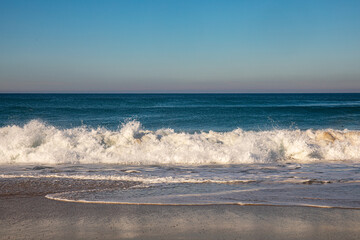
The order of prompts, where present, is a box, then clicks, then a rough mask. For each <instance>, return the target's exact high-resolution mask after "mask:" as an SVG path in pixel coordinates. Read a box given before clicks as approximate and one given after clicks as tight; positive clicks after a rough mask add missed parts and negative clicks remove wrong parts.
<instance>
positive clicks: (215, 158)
mask: <svg viewBox="0 0 360 240" xmlns="http://www.w3.org/2000/svg"><path fill="white" fill-rule="evenodd" d="M342 160H351V161H360V132H359V131H348V130H344V131H339V130H332V129H327V130H317V131H316V130H311V129H310V130H307V131H300V130H272V131H244V130H242V129H235V130H233V131H230V132H214V131H210V132H201V133H193V134H191V133H186V132H175V131H174V130H172V129H159V130H157V131H149V130H144V129H142V127H141V123H140V122H138V121H131V122H128V123H126V124H124V125H123V126H122V127H121V128H120V129H119V130H118V131H111V130H108V129H105V128H97V129H91V128H86V127H78V128H71V129H58V128H55V127H54V126H50V125H47V124H45V123H42V122H40V121H37V120H33V121H31V122H29V123H28V124H26V125H24V126H23V127H21V126H15V125H14V126H6V127H2V128H0V164H64V163H81V164H96V163H109V164H124V165H151V164H160V165H161V164H171V165H204V164H242V163H271V162H278V161H290V162H312V161H342Z"/></svg>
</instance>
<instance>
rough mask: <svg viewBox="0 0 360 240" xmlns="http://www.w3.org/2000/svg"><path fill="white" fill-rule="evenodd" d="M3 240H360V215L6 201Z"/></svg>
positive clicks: (0, 200)
mask: <svg viewBox="0 0 360 240" xmlns="http://www.w3.org/2000/svg"><path fill="white" fill-rule="evenodd" d="M0 212H1V214H0V226H1V227H0V236H2V237H0V239H55V240H56V239H245V240H247V239H249V240H250V239H252V240H254V239H299V240H300V239H301V240H303V239H304V240H305V239H320V240H322V239H324V240H325V239H350V240H351V239H354V240H355V239H359V238H360V211H359V210H351V209H334V208H332V209H326V208H309V207H290V206H285V207H284V206H239V205H205V206H160V205H134V204H132V205H121V204H93V203H88V204H83V203H71V202H61V201H54V200H50V199H47V198H45V197H43V196H22V197H19V196H7V197H5V196H3V197H0Z"/></svg>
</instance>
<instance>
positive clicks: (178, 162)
mask: <svg viewBox="0 0 360 240" xmlns="http://www.w3.org/2000/svg"><path fill="white" fill-rule="evenodd" d="M18 179H30V180H31V181H32V183H33V184H36V179H56V181H60V182H61V181H67V180H69V179H75V180H77V181H78V180H81V181H83V182H84V183H85V184H87V185H92V184H94V182H96V187H93V188H91V190H73V191H66V192H59V191H56V189H54V193H52V194H48V195H47V196H46V197H47V198H49V199H54V200H61V201H74V202H96V203H119V204H121V203H122V204H165V205H206V204H238V205H286V206H287V205H291V206H312V207H338V208H360V94H0V181H1V182H3V183H4V182H8V181H12V180H13V181H15V180H18ZM118 181H131V182H136V183H137V185H135V186H133V187H130V188H126V189H124V188H117V187H116V184H115V185H111V184H110V185H109V182H118ZM102 182H104V183H105V182H106V184H103V185H102V184H101V183H102ZM99 183H100V184H99ZM6 186H7V185H6V184H3V185H2V186H1V188H2V190H3V191H4V189H5V190H6V191H7V192H9V193H11V189H6ZM109 186H112V187H109ZM39 187H40V186H39ZM52 187H54V188H56V187H57V185H56V184H53V185H52Z"/></svg>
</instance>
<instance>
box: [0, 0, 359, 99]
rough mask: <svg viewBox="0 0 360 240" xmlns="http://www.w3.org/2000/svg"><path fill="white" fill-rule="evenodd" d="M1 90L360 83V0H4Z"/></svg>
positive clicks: (324, 87)
mask: <svg viewBox="0 0 360 240" xmlns="http://www.w3.org/2000/svg"><path fill="white" fill-rule="evenodd" d="M0 92H3V93H7V92H64V93H66V92H79V93H83V92H84V93H85V92H98V93H102V92H104V93H107V92H109V93H173V92H174V93H192V92H199V93H203V92H204V93H206V92H214V93H217V92H224V93H227V92H229V93H230V92H233V93H237V92H238V93H261V92H270V93H271V92H280V93H282V92H360V1H359V0H337V1H335V0H261V1H260V0H248V1H247V0H238V1H227V0H218V1H212V0H207V1H201V0H117V1H110V0H102V1H100V0H99V1H91V0H86V1H85V0H84V1H81V0H78V1H74V0H71V1H67V0H61V1H55V0H54V1H48V0H45V1H40V0H32V1H28V0H24V1H19V0H0Z"/></svg>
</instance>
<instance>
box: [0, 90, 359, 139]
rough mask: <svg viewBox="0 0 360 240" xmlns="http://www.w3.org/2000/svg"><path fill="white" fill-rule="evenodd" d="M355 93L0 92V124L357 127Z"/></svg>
mask: <svg viewBox="0 0 360 240" xmlns="http://www.w3.org/2000/svg"><path fill="white" fill-rule="evenodd" d="M359 117H360V94H0V127H3V126H7V125H12V124H15V125H24V124H26V123H28V122H29V121H31V120H34V119H37V120H41V121H44V122H46V123H48V124H51V125H53V126H56V127H59V128H72V127H79V126H82V125H86V126H89V127H92V128H95V127H98V126H101V127H106V128H108V129H111V130H114V129H117V128H118V127H119V125H121V123H123V122H124V121H127V120H129V119H134V120H138V121H140V122H141V123H142V125H143V126H144V127H145V128H146V129H149V130H156V129H160V128H172V129H174V130H176V131H189V132H191V131H200V130H203V131H209V130H213V131H231V130H234V129H236V128H241V129H244V130H269V129H270V130H271V129H275V128H276V129H290V128H291V129H302V130H304V129H310V128H312V129H325V128H332V129H345V128H346V129H359V128H360V124H359Z"/></svg>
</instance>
